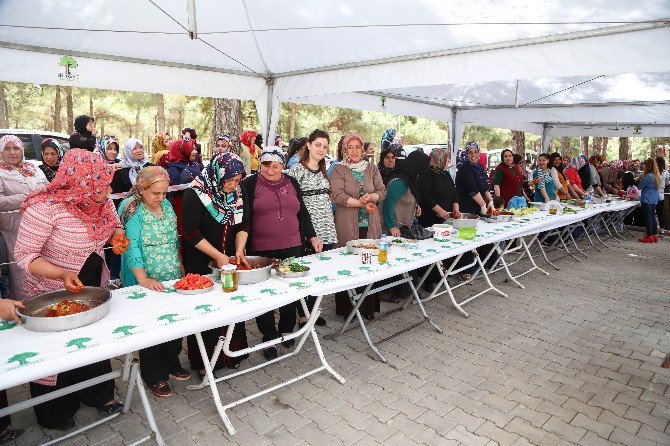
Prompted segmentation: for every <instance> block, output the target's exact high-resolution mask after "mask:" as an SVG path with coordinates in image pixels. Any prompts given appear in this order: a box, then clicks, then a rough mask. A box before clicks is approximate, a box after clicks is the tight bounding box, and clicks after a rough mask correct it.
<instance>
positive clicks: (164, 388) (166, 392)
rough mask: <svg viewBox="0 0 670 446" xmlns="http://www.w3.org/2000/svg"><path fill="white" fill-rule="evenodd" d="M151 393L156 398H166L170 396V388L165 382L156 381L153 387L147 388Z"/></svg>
mask: <svg viewBox="0 0 670 446" xmlns="http://www.w3.org/2000/svg"><path fill="white" fill-rule="evenodd" d="M149 389H151V392H152V393H153V394H154V395H156V396H157V397H158V398H167V397H169V396H172V387H171V386H170V384H169V383H168V382H167V381H158V383H156V384H154V385H153V386H149Z"/></svg>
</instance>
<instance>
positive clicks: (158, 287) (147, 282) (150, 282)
mask: <svg viewBox="0 0 670 446" xmlns="http://www.w3.org/2000/svg"><path fill="white" fill-rule="evenodd" d="M139 283H140V285H142V286H143V287H144V288H148V289H150V290H152V291H165V285H163V284H162V283H160V282H159V281H157V280H154V279H150V278H148V277H145V278H144V279H142V280H140V281H139Z"/></svg>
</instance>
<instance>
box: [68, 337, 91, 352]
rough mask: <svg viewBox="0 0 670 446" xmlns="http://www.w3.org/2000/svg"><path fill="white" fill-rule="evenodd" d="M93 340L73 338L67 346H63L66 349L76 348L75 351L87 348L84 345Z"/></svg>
mask: <svg viewBox="0 0 670 446" xmlns="http://www.w3.org/2000/svg"><path fill="white" fill-rule="evenodd" d="M92 340H93V339H91V338H75V339H72V340H70V341H68V343H67V344H65V346H66V347H77V350H80V349H82V348H86V347H88V345H84V344H86V343H87V342H90V341H92Z"/></svg>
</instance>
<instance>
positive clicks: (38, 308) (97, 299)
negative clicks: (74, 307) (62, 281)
mask: <svg viewBox="0 0 670 446" xmlns="http://www.w3.org/2000/svg"><path fill="white" fill-rule="evenodd" d="M111 297H112V294H111V293H110V292H109V291H107V290H105V289H102V288H98V287H92V286H87V287H84V288H83V289H82V290H81V292H79V293H77V294H72V293H70V292H69V291H66V290H58V291H50V292H48V293H43V294H38V295H37V296H33V297H31V298H29V299H26V300H24V301H23V305H25V309H23V310H21V311H20V312H19V311H17V312H18V314H19V316H20V317H21V319H23V326H24V327H25V328H26V330H31V331H65V330H72V329H73V328H79V327H83V326H85V325H89V324H92V323H94V322H97V321H99V320H100V319H102V318H103V317H105V316H106V315H107V313H109V300H110V299H111ZM65 299H67V300H71V301H75V302H81V303H83V304H86V305H89V306H90V307H92V308H91V309H90V310H87V311H83V312H81V313H77V314H70V315H68V316H56V317H45V316H44V313H45V312H46V310H47V308H48V307H49V306H51V305H53V304H57V303H59V302H61V301H63V300H65Z"/></svg>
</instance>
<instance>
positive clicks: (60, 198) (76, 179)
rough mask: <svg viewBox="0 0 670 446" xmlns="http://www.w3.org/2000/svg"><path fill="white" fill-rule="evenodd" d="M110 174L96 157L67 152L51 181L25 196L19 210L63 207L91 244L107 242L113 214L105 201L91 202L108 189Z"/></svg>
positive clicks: (103, 161) (90, 153)
mask: <svg viewBox="0 0 670 446" xmlns="http://www.w3.org/2000/svg"><path fill="white" fill-rule="evenodd" d="M112 173H113V171H112V168H111V166H110V165H109V164H107V163H106V162H105V160H103V159H102V157H101V156H100V155H99V154H97V153H93V152H89V151H88V150H84V149H71V150H69V151H68V152H67V153H66V154H65V156H64V157H63V161H62V162H61V163H60V167H59V168H58V172H57V173H56V176H55V177H54V179H53V181H52V182H51V183H49V184H48V185H47V186H45V187H42V188H40V189H37V190H36V191H34V192H32V193H31V194H30V195H28V197H27V198H26V199H25V201H24V202H23V205H22V206H21V210H22V211H25V210H26V208H27V207H28V206H30V205H32V204H36V203H63V205H64V206H65V208H66V209H67V210H68V212H70V213H71V214H72V215H73V216H75V217H77V218H79V219H81V220H82V221H83V222H84V223H85V224H86V228H87V229H88V235H89V237H90V238H91V240H97V241H105V240H108V239H109V238H110V237H111V236H112V233H113V232H114V228H115V227H116V222H117V218H116V212H114V207H113V206H112V204H111V203H110V202H109V200H106V201H103V202H102V203H97V202H96V201H95V200H96V199H97V198H98V197H99V196H100V195H102V193H103V192H105V190H106V189H107V188H109V184H110V183H111V181H112Z"/></svg>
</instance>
